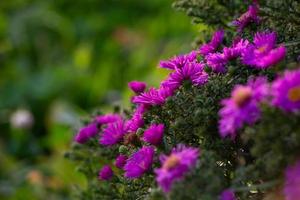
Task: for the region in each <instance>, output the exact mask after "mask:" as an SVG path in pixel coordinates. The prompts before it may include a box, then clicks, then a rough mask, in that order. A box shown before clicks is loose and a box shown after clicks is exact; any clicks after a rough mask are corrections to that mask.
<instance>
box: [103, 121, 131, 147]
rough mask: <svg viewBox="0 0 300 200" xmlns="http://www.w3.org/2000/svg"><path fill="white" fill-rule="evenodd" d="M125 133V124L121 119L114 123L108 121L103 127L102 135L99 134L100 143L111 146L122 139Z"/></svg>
mask: <svg viewBox="0 0 300 200" xmlns="http://www.w3.org/2000/svg"><path fill="white" fill-rule="evenodd" d="M125 133H126V129H125V124H124V122H123V121H122V120H119V121H117V122H115V123H110V124H108V126H107V127H106V128H105V129H104V131H103V133H102V135H101V136H100V140H99V142H100V144H102V145H105V146H111V145H114V144H116V143H118V142H120V141H121V140H122V139H123V136H124V135H125Z"/></svg>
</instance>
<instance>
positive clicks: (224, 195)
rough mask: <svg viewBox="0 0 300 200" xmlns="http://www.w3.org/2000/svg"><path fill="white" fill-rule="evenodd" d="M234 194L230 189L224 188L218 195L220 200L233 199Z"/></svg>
mask: <svg viewBox="0 0 300 200" xmlns="http://www.w3.org/2000/svg"><path fill="white" fill-rule="evenodd" d="M235 199H236V198H235V195H234V192H233V191H232V190H229V189H228V190H224V191H223V192H222V194H221V196H220V200H235Z"/></svg>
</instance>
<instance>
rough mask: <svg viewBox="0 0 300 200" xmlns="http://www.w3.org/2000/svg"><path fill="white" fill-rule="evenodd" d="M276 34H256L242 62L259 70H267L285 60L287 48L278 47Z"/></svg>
mask: <svg viewBox="0 0 300 200" xmlns="http://www.w3.org/2000/svg"><path fill="white" fill-rule="evenodd" d="M276 38H277V36H276V33H274V32H272V33H256V34H255V37H254V41H253V44H250V45H248V46H247V48H246V49H245V50H244V51H243V53H242V62H243V63H244V64H246V65H250V66H253V67H255V68H258V69H265V68H268V67H270V66H272V65H275V64H277V63H279V62H280V61H281V60H282V59H284V57H285V54H286V48H285V47H284V46H279V47H276Z"/></svg>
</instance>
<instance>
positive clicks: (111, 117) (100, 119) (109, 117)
mask: <svg viewBox="0 0 300 200" xmlns="http://www.w3.org/2000/svg"><path fill="white" fill-rule="evenodd" d="M119 120H122V117H121V116H120V115H118V114H106V115H100V116H97V117H95V121H96V122H97V123H98V125H105V124H109V123H113V122H116V121H119Z"/></svg>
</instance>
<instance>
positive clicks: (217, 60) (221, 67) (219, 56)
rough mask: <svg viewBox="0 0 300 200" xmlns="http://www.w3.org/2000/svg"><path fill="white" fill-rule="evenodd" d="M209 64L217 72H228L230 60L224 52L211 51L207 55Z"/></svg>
mask: <svg viewBox="0 0 300 200" xmlns="http://www.w3.org/2000/svg"><path fill="white" fill-rule="evenodd" d="M206 61H207V65H208V66H209V67H210V68H211V69H212V71H214V72H216V73H224V72H226V65H227V63H228V60H227V59H226V58H225V55H224V54H223V53H211V54H209V55H208V56H206Z"/></svg>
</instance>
